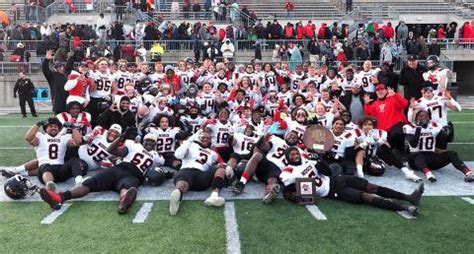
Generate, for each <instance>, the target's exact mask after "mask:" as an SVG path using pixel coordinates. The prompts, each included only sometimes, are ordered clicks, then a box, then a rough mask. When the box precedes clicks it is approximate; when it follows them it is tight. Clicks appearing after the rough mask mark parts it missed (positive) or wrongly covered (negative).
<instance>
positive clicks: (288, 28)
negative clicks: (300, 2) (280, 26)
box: [285, 22, 295, 39]
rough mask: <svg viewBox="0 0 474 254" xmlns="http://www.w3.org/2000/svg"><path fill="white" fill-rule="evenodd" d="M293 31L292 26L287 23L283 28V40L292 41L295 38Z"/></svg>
mask: <svg viewBox="0 0 474 254" xmlns="http://www.w3.org/2000/svg"><path fill="white" fill-rule="evenodd" d="M294 34H295V29H294V28H293V24H291V23H290V22H288V24H286V26H285V38H286V39H294V38H295V35H294Z"/></svg>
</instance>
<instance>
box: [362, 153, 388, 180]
mask: <svg viewBox="0 0 474 254" xmlns="http://www.w3.org/2000/svg"><path fill="white" fill-rule="evenodd" d="M385 167H386V166H385V162H383V161H382V160H381V159H379V157H377V156H372V157H370V158H368V159H367V160H366V161H365V163H364V171H365V172H366V173H367V174H368V175H371V176H381V175H383V173H384V172H385Z"/></svg>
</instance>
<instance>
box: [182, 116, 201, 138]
mask: <svg viewBox="0 0 474 254" xmlns="http://www.w3.org/2000/svg"><path fill="white" fill-rule="evenodd" d="M182 118H183V119H184V120H186V121H187V122H188V123H189V124H190V125H191V133H192V134H194V133H196V132H197V131H198V130H199V129H200V128H201V126H202V124H203V123H204V122H205V121H206V120H207V119H206V118H204V117H202V116H197V117H196V118H192V117H191V116H187V115H186V116H182Z"/></svg>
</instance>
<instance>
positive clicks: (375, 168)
mask: <svg viewBox="0 0 474 254" xmlns="http://www.w3.org/2000/svg"><path fill="white" fill-rule="evenodd" d="M353 133H354V134H355V136H356V142H357V147H356V153H357V155H356V164H357V165H356V168H357V176H359V177H364V172H368V173H369V174H371V175H381V174H383V172H384V169H385V167H384V164H383V162H386V163H387V164H389V165H394V166H395V167H396V168H399V169H400V170H401V171H402V172H403V174H404V175H405V178H406V179H408V180H411V181H414V182H420V181H421V178H420V177H418V176H417V175H416V174H415V173H414V172H413V171H412V170H410V169H408V168H407V167H405V166H404V165H403V161H402V159H401V158H399V157H398V156H397V155H395V154H394V153H393V152H392V150H391V149H390V145H389V144H388V141H387V132H386V131H384V130H380V129H376V121H375V119H373V118H370V117H366V118H364V119H362V121H361V123H360V129H359V128H357V129H355V130H354V132H353ZM379 158H380V159H382V160H383V162H382V161H380V160H379Z"/></svg>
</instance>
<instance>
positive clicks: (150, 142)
mask: <svg viewBox="0 0 474 254" xmlns="http://www.w3.org/2000/svg"><path fill="white" fill-rule="evenodd" d="M129 130H130V129H128V130H127V131H125V133H124V134H122V136H121V137H120V138H119V139H117V140H115V141H114V142H113V143H112V144H111V145H110V147H109V148H108V149H107V151H108V152H110V153H112V154H115V155H117V156H121V157H123V160H122V162H121V163H119V164H118V165H116V166H114V167H112V168H107V169H104V170H101V171H99V172H98V173H97V174H95V175H94V176H92V177H90V178H88V179H86V180H84V182H83V183H82V184H80V185H79V186H76V187H74V188H72V189H71V190H68V191H65V192H60V193H56V192H54V191H52V190H48V189H46V188H42V189H41V190H40V195H41V198H42V199H43V200H44V201H45V202H46V203H48V204H49V205H50V206H51V208H53V209H55V210H57V209H60V208H61V205H62V204H63V203H64V202H65V201H67V200H70V199H74V198H81V197H84V196H86V195H87V194H89V193H90V192H100V191H109V190H112V191H116V192H118V193H120V200H119V203H118V205H117V210H118V213H119V214H125V213H127V211H128V209H129V208H130V207H131V206H132V204H133V202H134V201H135V199H136V197H137V192H138V190H137V188H138V186H140V185H141V184H142V183H143V182H144V180H145V175H146V173H147V171H148V170H154V169H155V167H157V166H160V165H163V163H164V159H163V157H162V156H160V155H159V154H158V153H157V152H156V151H154V150H153V149H154V148H155V146H156V140H157V138H156V136H155V135H153V134H147V135H146V136H145V137H144V138H143V145H142V144H139V143H135V142H133V141H131V140H127V141H125V137H126V136H127V135H128V134H129ZM124 141H125V142H124ZM123 142H124V144H123V145H122V146H119V144H121V143H123ZM161 177H162V178H163V179H164V178H165V174H164V173H163V172H162V176H161ZM163 181H164V180H163Z"/></svg>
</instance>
